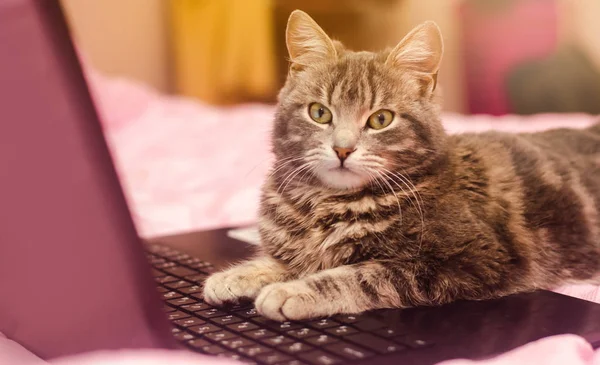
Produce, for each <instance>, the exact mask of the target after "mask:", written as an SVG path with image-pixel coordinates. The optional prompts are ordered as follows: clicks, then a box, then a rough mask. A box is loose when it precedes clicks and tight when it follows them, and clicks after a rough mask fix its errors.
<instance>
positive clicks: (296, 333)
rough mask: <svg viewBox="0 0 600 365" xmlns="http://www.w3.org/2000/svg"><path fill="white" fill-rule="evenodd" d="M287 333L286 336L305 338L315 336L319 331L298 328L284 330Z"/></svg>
mask: <svg viewBox="0 0 600 365" xmlns="http://www.w3.org/2000/svg"><path fill="white" fill-rule="evenodd" d="M286 333H287V334H288V336H291V337H295V338H306V337H312V336H316V335H320V334H321V333H320V332H317V331H316V330H313V329H311V328H306V327H304V328H299V329H296V330H290V331H287V332H286Z"/></svg>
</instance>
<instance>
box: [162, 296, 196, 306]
mask: <svg viewBox="0 0 600 365" xmlns="http://www.w3.org/2000/svg"><path fill="white" fill-rule="evenodd" d="M167 303H169V304H173V305H176V306H182V305H186V304H192V303H196V301H195V300H194V299H192V298H188V297H181V298H177V299H171V300H167Z"/></svg>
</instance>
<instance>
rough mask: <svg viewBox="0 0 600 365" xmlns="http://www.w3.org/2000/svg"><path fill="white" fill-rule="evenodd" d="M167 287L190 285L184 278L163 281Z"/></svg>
mask: <svg viewBox="0 0 600 365" xmlns="http://www.w3.org/2000/svg"><path fill="white" fill-rule="evenodd" d="M164 285H165V286H166V287H167V288H169V289H179V288H183V287H186V286H190V285H192V284H191V283H190V282H187V281H185V280H179V281H173V282H170V283H165V284H164Z"/></svg>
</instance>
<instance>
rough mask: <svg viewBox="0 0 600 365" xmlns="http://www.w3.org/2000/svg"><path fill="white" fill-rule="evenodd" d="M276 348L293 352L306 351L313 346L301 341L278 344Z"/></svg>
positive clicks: (289, 352)
mask: <svg viewBox="0 0 600 365" xmlns="http://www.w3.org/2000/svg"><path fill="white" fill-rule="evenodd" d="M277 349H278V350H279V351H283V352H286V353H288V354H295V353H298V352H306V351H309V350H312V349H314V347H312V346H310V345H307V344H305V343H302V342H294V343H290V344H285V345H281V346H278V347H277Z"/></svg>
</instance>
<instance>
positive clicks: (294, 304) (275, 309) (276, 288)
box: [254, 281, 321, 322]
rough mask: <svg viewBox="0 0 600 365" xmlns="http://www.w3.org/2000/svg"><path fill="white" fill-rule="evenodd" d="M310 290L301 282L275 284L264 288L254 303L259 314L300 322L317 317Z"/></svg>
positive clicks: (279, 319)
mask: <svg viewBox="0 0 600 365" xmlns="http://www.w3.org/2000/svg"><path fill="white" fill-rule="evenodd" d="M315 304H316V302H315V297H314V293H313V292H312V290H311V289H310V288H309V287H308V286H307V285H306V284H305V283H303V282H299V281H298V282H287V283H275V284H271V285H268V286H266V287H265V288H264V289H263V290H262V291H261V292H260V294H259V295H258V297H257V298H256V301H255V303H254V305H255V307H256V310H257V312H258V313H259V314H261V315H263V316H265V317H267V318H269V319H272V320H275V321H282V322H283V321H287V320H301V319H308V318H312V317H317V316H319V315H321V313H317V311H318V308H317V306H316V305H315Z"/></svg>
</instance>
